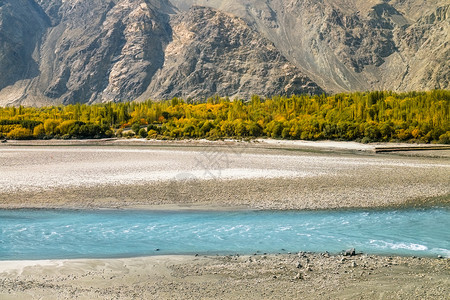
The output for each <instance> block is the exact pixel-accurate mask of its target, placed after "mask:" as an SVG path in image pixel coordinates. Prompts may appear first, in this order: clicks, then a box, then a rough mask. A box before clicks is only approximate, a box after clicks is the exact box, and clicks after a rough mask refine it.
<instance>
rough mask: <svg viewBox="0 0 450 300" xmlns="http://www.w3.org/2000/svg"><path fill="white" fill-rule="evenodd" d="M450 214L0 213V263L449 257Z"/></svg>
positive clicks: (440, 210) (429, 211)
mask: <svg viewBox="0 0 450 300" xmlns="http://www.w3.org/2000/svg"><path fill="white" fill-rule="evenodd" d="M449 228H450V209H449V208H448V207H444V208H429V209H404V210H367V211H364V210H356V211H346V210H342V211H312V212H311V211H229V212H223V211H218V212H216V211H137V210H0V260H29V259H33V260H34V259H65V258H115V257H134V256H146V255H168V254H197V253H198V254H208V255H215V254H253V253H259V254H262V253H286V252H297V251H312V252H324V251H328V252H330V253H339V252H340V251H342V250H345V249H348V248H356V251H357V252H364V253H369V254H382V255H415V256H424V257H425V256H437V255H442V256H444V257H450V230H449Z"/></svg>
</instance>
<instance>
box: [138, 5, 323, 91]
mask: <svg viewBox="0 0 450 300" xmlns="http://www.w3.org/2000/svg"><path fill="white" fill-rule="evenodd" d="M171 25H172V30H173V35H172V36H173V40H172V42H171V43H170V44H169V45H168V46H167V47H166V49H165V62H164V65H163V67H162V68H161V69H160V70H159V71H158V72H157V73H156V75H155V76H154V78H153V79H152V82H151V84H150V86H149V90H148V91H147V93H146V95H147V96H151V97H152V98H156V99H168V98H169V99H170V98H173V97H183V98H195V99H201V98H204V97H208V96H210V95H211V94H217V95H227V96H229V97H231V98H244V99H249V98H250V97H251V95H252V94H256V93H257V94H259V95H262V96H272V95H276V94H283V95H291V94H301V93H308V94H318V93H322V92H323V90H322V89H321V88H320V87H318V86H317V85H316V84H315V83H314V82H312V81H311V80H310V79H309V78H308V77H306V76H305V75H303V73H302V72H301V71H300V70H299V69H298V68H297V67H296V66H295V65H293V64H292V63H290V62H289V61H288V60H287V59H286V58H285V57H284V56H283V55H281V53H280V52H279V51H278V50H277V49H276V48H275V46H274V45H273V43H272V42H270V41H268V40H267V39H265V38H262V37H261V36H260V35H259V34H258V33H257V32H255V31H253V30H251V29H250V28H249V27H248V25H247V24H246V23H245V22H244V21H243V20H242V19H239V18H237V17H233V16H230V15H228V14H225V13H222V12H219V11H216V10H213V9H210V8H205V7H194V8H191V9H190V10H189V11H188V12H187V13H185V14H179V15H176V16H175V17H174V18H173V20H172V22H171Z"/></svg>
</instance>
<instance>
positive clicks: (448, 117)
mask: <svg viewBox="0 0 450 300" xmlns="http://www.w3.org/2000/svg"><path fill="white" fill-rule="evenodd" d="M115 136H116V137H127V138H132V137H141V138H155V139H184V138H207V139H213V140H214V139H221V138H257V137H271V138H279V139H295V140H296V139H302V140H323V139H330V140H352V141H353V140H354V141H361V142H377V141H399V142H424V143H430V142H440V143H450V91H447V90H436V91H429V92H408V93H394V92H389V91H374V92H364V93H363V92H356V93H341V94H336V95H320V96H319V95H315V96H307V95H298V96H291V97H282V96H277V97H273V98H268V99H261V98H260V97H258V96H256V95H255V96H253V97H252V98H251V99H248V100H246V101H244V100H234V101H230V100H229V99H228V98H222V97H218V96H217V97H213V98H209V99H207V100H206V101H193V100H191V99H188V100H184V99H180V98H173V99H171V100H168V101H160V102H157V101H151V100H148V101H145V102H125V103H104V104H92V105H87V104H74V105H66V106H63V105H60V106H49V107H40V108H36V107H23V106H19V107H0V138H6V139H55V138H61V139H72V138H76V139H80V138H106V137H115Z"/></svg>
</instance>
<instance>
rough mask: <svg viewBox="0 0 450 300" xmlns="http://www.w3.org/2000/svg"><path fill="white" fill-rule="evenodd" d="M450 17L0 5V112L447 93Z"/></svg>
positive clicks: (78, 0)
mask: <svg viewBox="0 0 450 300" xmlns="http://www.w3.org/2000/svg"><path fill="white" fill-rule="evenodd" d="M419 7H420V8H421V9H420V10H419V9H418V8H419ZM449 11H450V4H447V2H446V1H441V0H411V1H402V0H391V1H390V0H386V1H377V0H370V1H362V0H336V1H331V0H320V1H311V0H273V1H257V0H242V1H237V0H226V1H218V0H172V1H171V2H169V1H167V0H66V1H62V0H1V1H0V105H3V106H4V105H19V104H24V105H36V106H41V105H49V104H69V103H76V102H81V103H96V102H108V101H115V102H117V101H129V100H136V99H137V100H145V99H148V98H152V99H158V100H162V99H168V98H172V97H175V96H176V97H184V98H189V97H191V98H197V99H204V98H207V97H211V96H214V95H222V96H230V97H232V98H249V97H250V96H251V95H252V94H259V95H261V96H267V97H270V96H273V95H290V94H294V93H295V94H299V93H308V94H320V93H323V92H328V93H335V92H343V91H358V90H394V91H399V92H401V91H411V90H430V89H449V82H450V78H449V72H448V70H449V69H450V59H449V57H450V44H449V41H450V37H449V34H450V33H449V32H450V19H449V17H448V16H449ZM198 24H202V25H201V26H196V25H198ZM180 37H181V38H180Z"/></svg>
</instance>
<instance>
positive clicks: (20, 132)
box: [7, 127, 33, 140]
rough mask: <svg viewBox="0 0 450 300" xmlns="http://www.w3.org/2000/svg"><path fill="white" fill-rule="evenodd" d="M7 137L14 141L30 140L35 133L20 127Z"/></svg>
mask: <svg viewBox="0 0 450 300" xmlns="http://www.w3.org/2000/svg"><path fill="white" fill-rule="evenodd" d="M7 137H8V138H9V139H12V140H28V139H31V138H33V133H32V132H31V130H30V129H26V128H22V127H18V128H15V129H13V130H11V131H10V132H9V133H8V135H7Z"/></svg>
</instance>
